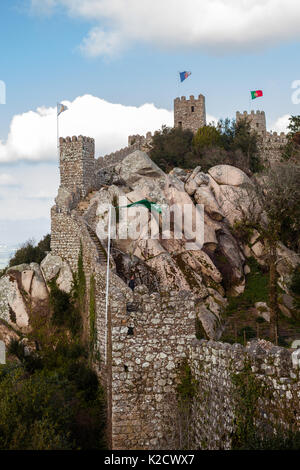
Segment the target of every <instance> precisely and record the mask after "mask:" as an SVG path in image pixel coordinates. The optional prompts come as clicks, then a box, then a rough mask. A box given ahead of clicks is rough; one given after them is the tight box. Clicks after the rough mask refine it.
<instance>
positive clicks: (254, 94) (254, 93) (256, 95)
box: [250, 90, 263, 100]
mask: <svg viewBox="0 0 300 470" xmlns="http://www.w3.org/2000/svg"><path fill="white" fill-rule="evenodd" d="M250 93H251V98H252V99H253V100H255V98H259V97H260V96H263V92H262V91H261V90H254V91H250Z"/></svg>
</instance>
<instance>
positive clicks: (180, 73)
mask: <svg viewBox="0 0 300 470" xmlns="http://www.w3.org/2000/svg"><path fill="white" fill-rule="evenodd" d="M191 73H192V72H179V76H180V81H181V82H183V81H184V80H185V79H186V78H188V77H189V76H190V75H191Z"/></svg>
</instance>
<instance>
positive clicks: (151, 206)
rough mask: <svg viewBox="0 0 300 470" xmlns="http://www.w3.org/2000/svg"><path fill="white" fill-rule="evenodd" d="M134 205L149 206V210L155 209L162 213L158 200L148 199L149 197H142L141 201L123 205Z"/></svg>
mask: <svg viewBox="0 0 300 470" xmlns="http://www.w3.org/2000/svg"><path fill="white" fill-rule="evenodd" d="M133 206H144V207H147V209H148V210H149V211H151V209H154V210H155V211H156V212H158V213H159V214H161V213H162V210H161V207H160V205H159V204H156V202H151V201H148V199H142V200H141V201H137V202H133V203H132V204H128V206H123V207H133Z"/></svg>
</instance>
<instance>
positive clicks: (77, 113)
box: [0, 0, 300, 266]
mask: <svg viewBox="0 0 300 470" xmlns="http://www.w3.org/2000/svg"><path fill="white" fill-rule="evenodd" d="M283 5H284V7H283ZM299 20H300V3H299V2H298V0H285V2H284V4H283V2H282V1H281V0H185V1H184V2H182V0H164V1H163V2H162V1H161V0H126V1H124V0H1V2H0V26H1V27H0V39H1V40H0V56H1V63H0V103H1V104H0V248H1V246H2V247H3V246H8V247H9V249H10V248H11V246H12V245H14V246H17V245H18V244H20V243H22V242H24V241H26V240H27V239H28V238H34V239H35V240H36V241H38V240H39V239H40V238H41V237H42V236H43V235H44V234H46V233H47V232H49V230H50V207H51V206H52V205H53V203H54V197H55V195H56V193H57V188H58V185H59V171H58V158H57V146H56V139H57V133H56V132H57V131H56V103H57V102H63V103H64V104H66V105H67V106H68V108H69V110H68V111H67V112H65V113H63V114H62V115H61V117H60V122H59V125H60V135H62V136H66V135H79V134H83V135H88V136H90V137H94V138H95V139H96V156H97V157H98V156H99V155H104V154H106V153H109V152H111V151H114V150H117V149H118V148H120V147H123V146H126V143H127V136H128V135H129V134H136V133H142V134H143V133H146V132H147V131H149V130H150V131H154V130H155V129H159V128H160V127H161V125H162V124H166V125H172V124H173V112H172V109H173V99H174V98H175V97H176V96H182V95H185V96H189V95H191V94H193V95H195V96H197V95H198V94H199V93H202V94H204V95H205V97H206V110H207V115H208V121H211V120H216V119H218V118H221V117H223V118H225V117H231V118H234V116H235V112H236V111H237V110H239V111H244V110H248V111H249V110H250V109H263V110H265V112H266V117H267V127H268V129H269V130H273V131H275V130H276V131H284V130H285V129H286V125H287V123H288V117H289V116H290V115H295V114H300V104H299V103H300V99H298V97H300V93H299V94H297V93H298V89H299V88H300V81H299V80H300V72H299V70H298V68H299V67H298V51H299V39H300V30H299V26H298V25H299ZM184 70H187V71H191V72H192V74H191V76H190V77H189V78H188V79H187V80H185V81H184V82H183V83H182V84H180V83H179V74H178V72H180V71H184ZM297 80H298V82H299V83H297ZM4 85H5V89H6V93H5V96H4V94H3V88H4ZM292 86H294V88H292ZM256 89H261V90H263V92H264V97H263V98H260V99H257V100H255V101H252V102H251V101H250V90H256ZM295 94H296V95H295ZM295 96H296V99H295ZM293 97H294V98H293ZM4 98H5V99H4ZM4 101H5V104H4ZM0 266H1V258H0Z"/></svg>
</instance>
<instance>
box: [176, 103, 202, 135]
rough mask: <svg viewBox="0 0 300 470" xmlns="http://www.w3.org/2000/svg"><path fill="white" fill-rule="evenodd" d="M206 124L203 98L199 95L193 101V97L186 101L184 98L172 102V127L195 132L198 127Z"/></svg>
mask: <svg viewBox="0 0 300 470" xmlns="http://www.w3.org/2000/svg"><path fill="white" fill-rule="evenodd" d="M205 124H206V112H205V97H204V96H203V95H199V96H198V99H195V97H194V96H193V95H191V96H190V99H189V100H187V99H186V97H185V96H182V97H181V98H175V100H174V127H182V129H191V130H192V131H193V132H197V130H198V129H199V127H202V126H205Z"/></svg>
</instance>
